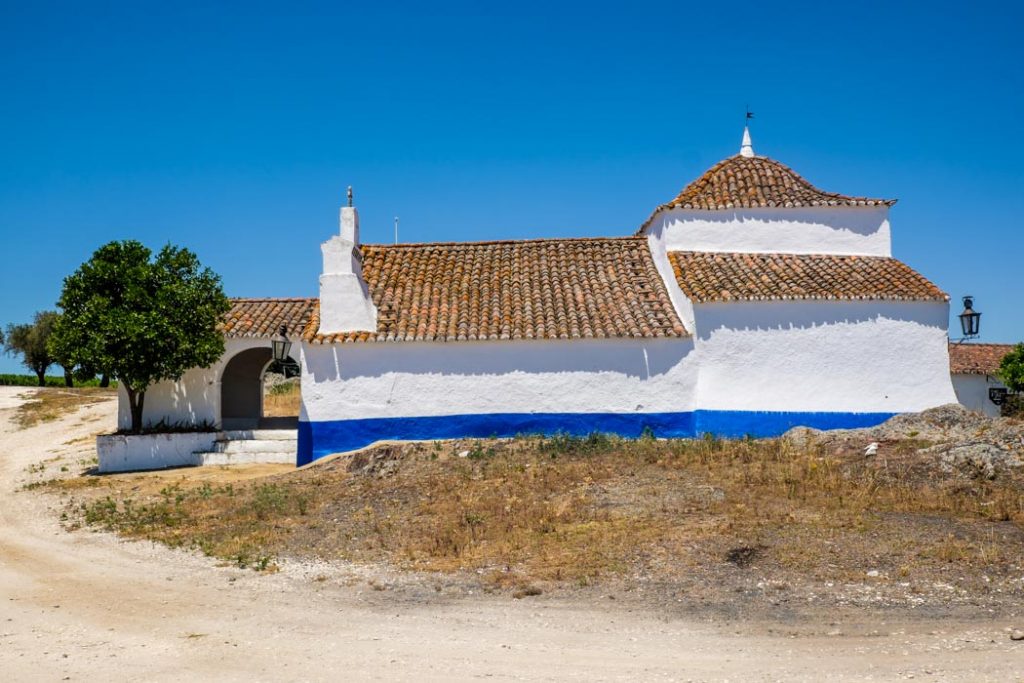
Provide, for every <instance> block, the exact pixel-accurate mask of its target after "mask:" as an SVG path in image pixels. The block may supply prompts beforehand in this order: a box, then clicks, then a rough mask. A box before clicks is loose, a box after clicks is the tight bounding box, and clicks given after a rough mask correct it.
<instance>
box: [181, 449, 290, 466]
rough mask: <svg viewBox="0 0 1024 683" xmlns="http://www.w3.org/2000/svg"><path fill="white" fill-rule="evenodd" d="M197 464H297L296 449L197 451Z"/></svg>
mask: <svg viewBox="0 0 1024 683" xmlns="http://www.w3.org/2000/svg"><path fill="white" fill-rule="evenodd" d="M195 457H196V464H197V465H262V464H266V463H282V464H286V465H294V464H295V451H290V452H288V451H285V452H273V451H265V452H257V453H218V452H207V453H196V454H195Z"/></svg>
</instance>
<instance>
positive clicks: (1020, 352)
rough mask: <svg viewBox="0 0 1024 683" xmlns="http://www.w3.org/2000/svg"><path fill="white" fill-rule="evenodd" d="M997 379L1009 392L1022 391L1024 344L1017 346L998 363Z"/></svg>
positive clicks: (1023, 387) (1023, 380)
mask: <svg viewBox="0 0 1024 683" xmlns="http://www.w3.org/2000/svg"><path fill="white" fill-rule="evenodd" d="M999 378H1000V379H1002V380H1003V382H1004V383H1005V384H1006V387H1007V388H1008V389H1009V390H1010V391H1014V392H1018V391H1024V344H1017V345H1016V346H1014V347H1013V350H1012V351H1010V352H1009V353H1008V354H1006V355H1005V356H1003V360H1002V361H1000V363H999Z"/></svg>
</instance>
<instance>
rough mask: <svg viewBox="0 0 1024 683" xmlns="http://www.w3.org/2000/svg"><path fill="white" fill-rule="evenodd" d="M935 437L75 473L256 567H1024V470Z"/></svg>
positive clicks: (605, 445) (443, 453)
mask: <svg viewBox="0 0 1024 683" xmlns="http://www.w3.org/2000/svg"><path fill="white" fill-rule="evenodd" d="M928 445H929V444H927V443H924V442H922V441H921V440H920V439H913V438H908V439H907V440H906V442H893V443H889V444H885V445H884V446H883V448H882V449H881V451H880V453H881V456H876V457H872V458H866V457H864V456H863V454H862V453H861V452H860V451H861V449H860V448H857V449H855V450H852V451H836V450H827V449H823V448H821V447H820V446H816V445H814V444H806V445H799V444H798V443H796V442H794V441H792V440H788V439H771V440H737V441H722V440H717V439H704V440H670V441H656V440H653V439H641V440H636V441H629V440H623V439H619V438H617V437H612V436H607V435H603V434H594V435H590V436H587V437H573V436H564V435H563V436H555V437H551V438H539V437H521V438H517V439H512V440H497V439H483V440H472V441H460V442H436V443H432V444H422V443H421V444H406V445H401V446H381V447H377V448H374V449H371V450H368V451H364V452H361V453H359V454H356V455H355V456H351V457H346V458H339V459H336V460H333V461H330V462H326V463H322V464H320V465H318V466H314V467H311V468H307V469H304V470H299V471H294V472H289V473H286V474H280V475H275V476H272V477H269V478H261V479H255V480H251V481H248V482H240V483H238V484H227V485H220V486H217V487H213V486H211V485H209V484H208V483H207V484H202V485H196V484H195V482H190V481H189V479H188V476H187V475H185V474H182V475H178V476H179V477H180V479H179V480H178V483H177V484H176V485H174V486H172V487H170V488H168V487H166V481H167V479H166V476H167V475H147V477H148V479H147V478H146V477H140V476H127V477H109V478H104V479H102V480H95V479H94V480H93V481H95V482H96V483H95V484H94V485H92V486H82V485H81V484H79V483H76V481H77V480H73V481H72V482H69V483H67V484H65V485H64V486H65V488H68V489H70V490H73V491H75V492H76V493H75V498H74V502H72V503H71V504H70V508H69V515H70V517H72V518H76V519H79V520H80V521H81V522H83V523H85V524H87V525H90V526H92V527H94V528H101V529H107V530H113V531H117V532H119V533H122V534H124V535H127V536H129V537H135V538H148V539H154V540H157V541H161V542H163V543H166V544H168V545H171V546H176V547H177V546H182V547H191V548H197V549H200V550H202V551H203V552H205V553H207V554H209V555H212V556H216V557H219V558H223V559H225V560H227V561H230V562H232V563H234V564H238V565H239V566H255V567H257V568H271V567H273V566H274V558H281V557H285V558H287V557H297V558H305V559H317V558H318V559H326V560H333V559H342V560H347V561H352V562H357V563H370V564H373V563H384V564H387V565H388V566H392V567H401V568H404V569H409V570H418V571H431V572H445V573H451V572H455V573H458V572H470V573H471V574H470V575H472V576H477V577H481V580H482V581H484V583H485V585H488V586H491V587H510V588H512V589H513V590H515V591H517V592H519V593H520V594H529V593H523V591H525V590H527V589H531V590H532V589H534V588H536V587H537V586H559V585H560V586H586V585H590V584H594V583H600V582H606V581H621V580H644V581H651V582H656V583H658V584H659V585H677V584H679V582H685V581H692V580H693V577H695V576H702V577H704V578H703V580H705V581H711V582H712V583H713V582H715V581H719V580H720V579H721V577H720V576H718V573H720V572H723V571H730V570H729V568H730V567H731V568H732V569H731V571H737V570H739V569H744V568H750V567H756V568H758V570H759V571H769V572H770V571H780V572H784V573H788V574H787V575H788V576H789V577H790V579H789V580H794V579H793V577H796V579H800V580H804V579H806V580H812V579H813V580H820V581H824V580H828V581H844V580H848V579H850V578H851V577H854V576H858V577H863V575H864V572H865V570H866V569H868V568H871V569H874V570H877V571H878V572H880V573H881V575H884V576H891V577H893V578H894V579H896V578H899V579H900V580H903V579H906V580H921V579H923V578H935V577H936V576H941V575H943V574H944V573H954V574H957V575H963V574H964V573H965V572H967V573H968V574H969V575H970V576H980V575H981V573H984V574H985V576H987V577H988V576H1001V575H1003V574H1006V573H1007V572H1011V573H1012V572H1016V573H1017V574H1019V571H1020V570H1019V568H1020V567H1021V566H1022V565H1024V543H1022V541H1024V533H1022V526H1021V525H1022V524H1024V486H1022V483H1021V481H1020V478H1019V477H1018V476H1017V475H1016V474H1015V473H1007V472H1002V473H1000V474H999V475H998V476H992V477H990V476H983V475H978V476H976V473H975V474H972V473H966V474H964V473H963V472H953V473H950V472H947V471H944V470H941V469H939V468H937V466H936V465H935V463H934V462H933V461H934V460H935V459H934V458H932V459H931V460H930V461H926V460H923V459H922V458H920V457H918V456H917V453H918V451H919V449H920V448H922V447H927V446H928ZM147 481H149V482H150V483H149V484H148V485H147V484H146V482H147ZM157 483H163V484H164V487H163V488H162V489H160V490H156V489H154V487H155V486H156V484H157ZM147 491H148V492H147ZM1017 574H1014V576H1016V575H1017ZM979 580H980V579H979ZM986 580H987V579H986ZM908 585H909V584H908Z"/></svg>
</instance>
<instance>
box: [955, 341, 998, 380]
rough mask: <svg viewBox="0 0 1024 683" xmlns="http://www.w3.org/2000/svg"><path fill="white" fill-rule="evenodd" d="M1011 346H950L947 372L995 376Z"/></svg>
mask: <svg viewBox="0 0 1024 683" xmlns="http://www.w3.org/2000/svg"><path fill="white" fill-rule="evenodd" d="M1010 351H1013V344H966V343H965V344H952V343H951V344H950V345H949V371H950V372H952V373H953V374H955V375H996V374H998V373H999V362H1000V361H1001V360H1003V356H1005V355H1006V354H1008V353H1009V352H1010Z"/></svg>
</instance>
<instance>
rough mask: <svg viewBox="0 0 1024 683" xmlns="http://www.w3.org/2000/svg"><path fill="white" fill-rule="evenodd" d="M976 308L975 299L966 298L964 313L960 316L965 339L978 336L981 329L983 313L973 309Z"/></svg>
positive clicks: (971, 297)
mask: <svg viewBox="0 0 1024 683" xmlns="http://www.w3.org/2000/svg"><path fill="white" fill-rule="evenodd" d="M973 306H974V297H973V296H970V295H968V296H965V297H964V312H963V313H961V314H960V329H961V330H962V331H963V333H964V338H965V339H970V338H972V337H977V336H978V330H979V329H980V328H981V313H978V312H977V311H975V310H974V308H972V307H973Z"/></svg>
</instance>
